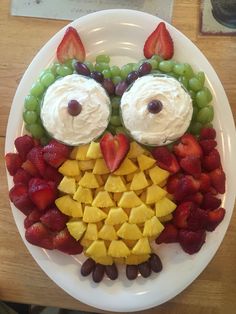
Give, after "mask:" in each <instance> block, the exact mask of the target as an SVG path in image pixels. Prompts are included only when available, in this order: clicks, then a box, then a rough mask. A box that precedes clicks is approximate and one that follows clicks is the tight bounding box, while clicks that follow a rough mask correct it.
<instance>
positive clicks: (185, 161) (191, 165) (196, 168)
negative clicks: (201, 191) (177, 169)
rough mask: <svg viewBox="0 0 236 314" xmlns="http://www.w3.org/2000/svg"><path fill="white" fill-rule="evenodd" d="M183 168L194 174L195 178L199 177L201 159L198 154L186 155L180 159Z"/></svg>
mask: <svg viewBox="0 0 236 314" xmlns="http://www.w3.org/2000/svg"><path fill="white" fill-rule="evenodd" d="M180 166H181V168H182V169H183V170H184V171H185V172H187V173H188V174H191V175H193V176H194V177H195V178H199V177H200V175H201V170H202V169H201V160H200V158H199V157H196V156H192V155H190V156H186V157H184V158H182V159H181V160H180Z"/></svg>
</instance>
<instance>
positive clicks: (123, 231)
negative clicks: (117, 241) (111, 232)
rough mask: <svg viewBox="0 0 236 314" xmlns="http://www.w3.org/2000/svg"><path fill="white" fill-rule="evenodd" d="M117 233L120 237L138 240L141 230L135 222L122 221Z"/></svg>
mask: <svg viewBox="0 0 236 314" xmlns="http://www.w3.org/2000/svg"><path fill="white" fill-rule="evenodd" d="M117 235H118V236H119V237H120V238H122V239H128V240H138V239H140V238H141V237H142V232H141V231H140V229H139V227H138V226H137V225H136V224H130V223H128V222H124V223H123V224H122V226H121V227H120V229H119V230H118V231H117Z"/></svg>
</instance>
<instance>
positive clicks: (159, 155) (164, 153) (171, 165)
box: [152, 146, 180, 173]
mask: <svg viewBox="0 0 236 314" xmlns="http://www.w3.org/2000/svg"><path fill="white" fill-rule="evenodd" d="M152 155H153V157H154V158H155V159H156V160H157V164H158V166H160V167H161V168H163V169H165V170H167V171H170V172H171V173H176V172H178V171H179V169H180V168H179V163H178V161H177V159H176V158H175V156H174V154H173V153H171V152H170V151H169V150H168V148H166V147H164V146H162V147H156V148H154V149H153V150H152Z"/></svg>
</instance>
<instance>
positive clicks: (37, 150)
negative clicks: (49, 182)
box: [27, 146, 46, 175]
mask: <svg viewBox="0 0 236 314" xmlns="http://www.w3.org/2000/svg"><path fill="white" fill-rule="evenodd" d="M27 160H29V161H31V162H32V164H33V165H34V166H35V168H36V169H37V170H38V172H39V173H40V174H41V175H43V174H44V173H45V170H46V163H45V160H44V158H43V147H42V146H36V147H34V148H32V149H31V150H30V151H29V153H28V154H27Z"/></svg>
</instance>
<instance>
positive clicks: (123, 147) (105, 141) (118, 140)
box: [100, 133, 130, 172]
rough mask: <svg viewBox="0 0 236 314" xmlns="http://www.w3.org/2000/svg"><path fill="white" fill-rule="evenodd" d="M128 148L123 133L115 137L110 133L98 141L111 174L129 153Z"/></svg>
mask: <svg viewBox="0 0 236 314" xmlns="http://www.w3.org/2000/svg"><path fill="white" fill-rule="evenodd" d="M129 147H130V143H129V140H128V138H127V137H126V136H125V135H124V134H123V133H120V134H117V135H115V136H113V135H112V134H111V133H106V134H105V135H104V136H103V137H102V139H101V141H100V148H101V152H102V155H103V158H104V160H105V162H106V165H107V167H108V169H109V170H110V171H111V172H114V171H115V170H116V169H118V168H119V166H120V164H121V163H122V161H123V160H124V158H125V156H126V155H127V153H128V151H129Z"/></svg>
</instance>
